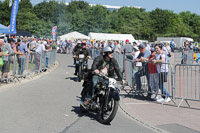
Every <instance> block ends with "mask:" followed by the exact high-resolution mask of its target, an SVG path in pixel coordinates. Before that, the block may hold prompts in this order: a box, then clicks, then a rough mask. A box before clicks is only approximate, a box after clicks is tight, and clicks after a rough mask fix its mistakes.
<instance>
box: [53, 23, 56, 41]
mask: <svg viewBox="0 0 200 133" xmlns="http://www.w3.org/2000/svg"><path fill="white" fill-rule="evenodd" d="M56 30H57V26H54V27H53V29H52V39H53V40H55V39H56Z"/></svg>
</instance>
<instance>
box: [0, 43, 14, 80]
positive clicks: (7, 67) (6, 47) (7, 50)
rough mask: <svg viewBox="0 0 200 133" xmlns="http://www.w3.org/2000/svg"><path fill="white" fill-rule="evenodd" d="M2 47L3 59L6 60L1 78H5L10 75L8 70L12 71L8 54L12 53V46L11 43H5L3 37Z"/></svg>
mask: <svg viewBox="0 0 200 133" xmlns="http://www.w3.org/2000/svg"><path fill="white" fill-rule="evenodd" d="M0 47H1V52H3V56H2V59H3V62H4V64H3V66H2V75H1V79H4V78H6V76H7V75H8V72H10V62H9V60H8V56H9V55H10V54H12V48H11V46H10V44H8V43H6V44H5V43H4V40H3V39H0ZM1 55H2V54H1Z"/></svg>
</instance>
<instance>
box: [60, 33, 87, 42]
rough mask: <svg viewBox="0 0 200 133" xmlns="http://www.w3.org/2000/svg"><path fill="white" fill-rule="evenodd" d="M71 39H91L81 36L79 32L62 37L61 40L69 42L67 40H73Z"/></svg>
mask: <svg viewBox="0 0 200 133" xmlns="http://www.w3.org/2000/svg"><path fill="white" fill-rule="evenodd" d="M71 38H73V39H90V38H89V37H88V36H86V35H84V34H81V33H79V32H77V31H74V32H71V33H68V34H65V35H62V36H60V39H61V40H67V39H71Z"/></svg>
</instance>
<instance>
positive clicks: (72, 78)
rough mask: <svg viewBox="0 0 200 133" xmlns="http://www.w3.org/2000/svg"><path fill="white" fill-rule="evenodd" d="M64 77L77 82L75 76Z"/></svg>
mask: <svg viewBox="0 0 200 133" xmlns="http://www.w3.org/2000/svg"><path fill="white" fill-rule="evenodd" d="M65 79H70V80H73V81H74V82H78V79H77V77H67V78H65Z"/></svg>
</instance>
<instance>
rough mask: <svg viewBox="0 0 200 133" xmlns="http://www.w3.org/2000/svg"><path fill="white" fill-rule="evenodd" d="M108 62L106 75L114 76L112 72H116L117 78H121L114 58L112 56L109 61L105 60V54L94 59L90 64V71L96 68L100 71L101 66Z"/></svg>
mask: <svg viewBox="0 0 200 133" xmlns="http://www.w3.org/2000/svg"><path fill="white" fill-rule="evenodd" d="M106 64H108V66H109V67H108V77H112V78H114V77H115V75H114V72H115V73H116V74H117V76H118V78H119V80H122V73H121V72H120V69H119V65H118V63H117V61H116V59H114V58H112V59H111V60H110V61H109V62H107V61H106V60H105V56H98V57H96V58H95V59H94V61H93V64H92V68H91V69H92V71H94V70H96V69H98V70H99V71H101V70H102V69H103V67H104V66H105V65H106Z"/></svg>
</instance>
